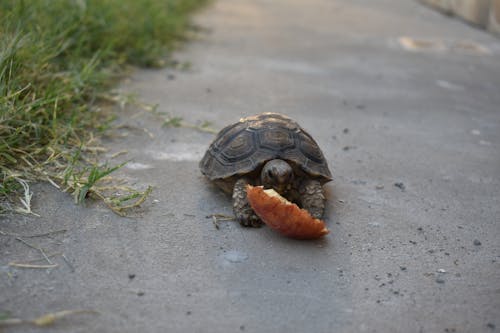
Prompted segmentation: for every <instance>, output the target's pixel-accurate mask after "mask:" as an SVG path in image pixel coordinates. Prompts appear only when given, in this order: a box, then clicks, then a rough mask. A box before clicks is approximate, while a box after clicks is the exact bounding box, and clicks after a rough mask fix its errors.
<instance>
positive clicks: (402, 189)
mask: <svg viewBox="0 0 500 333" xmlns="http://www.w3.org/2000/svg"><path fill="white" fill-rule="evenodd" d="M394 186H396V187H397V188H399V189H400V190H401V191H404V190H405V189H406V186H405V184H403V183H402V182H397V183H394Z"/></svg>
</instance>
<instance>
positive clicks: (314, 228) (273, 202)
mask: <svg viewBox="0 0 500 333" xmlns="http://www.w3.org/2000/svg"><path fill="white" fill-rule="evenodd" d="M247 198H248V202H250V206H252V208H253V210H254V211H255V213H256V214H257V215H258V216H259V217H260V218H261V219H262V221H264V223H266V224H267V225H268V226H269V227H271V228H272V229H274V230H277V231H278V232H280V233H282V234H283V235H285V236H288V237H292V238H297V239H314V238H319V237H321V236H324V235H326V234H328V233H329V230H328V229H327V228H326V225H325V222H323V221H321V220H319V219H315V218H313V217H312V216H311V214H309V212H308V211H307V210H305V209H301V208H299V206H297V205H296V204H294V203H292V202H290V201H288V200H286V199H285V198H283V197H282V196H281V195H279V194H278V192H276V191H275V190H273V189H269V190H264V187H262V186H252V185H247Z"/></svg>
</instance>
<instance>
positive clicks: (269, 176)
mask: <svg viewBox="0 0 500 333" xmlns="http://www.w3.org/2000/svg"><path fill="white" fill-rule="evenodd" d="M267 177H268V178H269V179H274V173H273V171H272V170H267Z"/></svg>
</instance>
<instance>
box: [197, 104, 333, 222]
mask: <svg viewBox="0 0 500 333" xmlns="http://www.w3.org/2000/svg"><path fill="white" fill-rule="evenodd" d="M199 167H200V170H201V172H202V173H203V174H204V175H205V176H206V177H207V178H208V179H209V180H211V181H213V182H214V183H215V184H216V185H217V186H219V187H220V188H221V189H222V190H224V191H225V192H227V193H232V199H233V211H234V214H235V216H236V219H237V220H238V221H239V222H240V224H241V225H243V226H247V227H259V226H261V225H262V223H263V222H262V221H261V220H260V219H259V217H258V216H257V215H256V214H255V213H254V211H253V210H252V208H251V207H250V204H249V203H248V200H247V196H246V185H247V184H251V185H254V186H255V185H263V186H264V188H273V189H274V190H275V191H277V192H278V193H280V194H281V195H282V196H284V197H285V198H286V199H288V200H289V201H291V202H294V203H296V204H298V205H299V207H301V208H304V209H306V210H307V211H309V213H310V214H311V215H312V216H313V217H314V218H322V216H323V213H324V210H325V195H324V192H323V187H322V186H323V184H325V183H326V182H329V181H331V180H332V175H331V172H330V170H329V168H328V164H327V161H326V159H325V157H324V156H323V153H322V151H321V150H320V148H319V147H318V144H317V143H316V141H314V139H313V138H312V137H311V135H309V133H307V132H306V131H305V130H304V129H303V128H302V127H300V125H299V124H298V123H296V122H295V121H293V120H292V119H290V118H288V117H287V116H284V115H282V114H279V113H262V114H258V115H255V116H251V117H247V118H242V119H240V121H239V122H237V123H235V124H232V125H229V126H227V127H225V128H223V129H222V130H221V131H220V132H219V133H218V134H217V136H216V138H215V139H214V141H213V142H212V143H211V144H210V146H209V148H208V150H207V151H206V153H205V155H204V156H203V158H202V159H201V161H200V164H199Z"/></svg>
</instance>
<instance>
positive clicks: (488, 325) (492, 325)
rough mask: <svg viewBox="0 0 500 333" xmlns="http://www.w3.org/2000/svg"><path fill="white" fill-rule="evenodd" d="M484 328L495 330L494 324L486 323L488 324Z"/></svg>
mask: <svg viewBox="0 0 500 333" xmlns="http://www.w3.org/2000/svg"><path fill="white" fill-rule="evenodd" d="M486 326H487V327H488V328H490V329H492V330H494V329H495V327H496V326H495V324H493V323H488V324H486Z"/></svg>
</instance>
